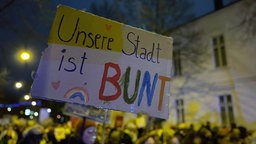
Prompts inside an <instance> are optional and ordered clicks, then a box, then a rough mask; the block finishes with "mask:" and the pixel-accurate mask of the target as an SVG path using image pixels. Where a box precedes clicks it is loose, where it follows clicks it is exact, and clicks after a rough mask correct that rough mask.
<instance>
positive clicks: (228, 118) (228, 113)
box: [219, 95, 235, 126]
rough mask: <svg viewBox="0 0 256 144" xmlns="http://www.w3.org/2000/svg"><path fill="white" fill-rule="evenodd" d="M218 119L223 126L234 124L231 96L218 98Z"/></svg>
mask: <svg viewBox="0 0 256 144" xmlns="http://www.w3.org/2000/svg"><path fill="white" fill-rule="evenodd" d="M219 102H220V117H221V122H222V125H223V126H229V125H231V124H232V123H234V122H235V120H234V111H233V104H232V97H231V95H223V96H219Z"/></svg>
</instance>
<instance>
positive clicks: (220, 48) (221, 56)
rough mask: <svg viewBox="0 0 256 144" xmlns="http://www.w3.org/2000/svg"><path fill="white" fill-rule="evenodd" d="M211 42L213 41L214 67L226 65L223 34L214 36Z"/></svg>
mask: <svg viewBox="0 0 256 144" xmlns="http://www.w3.org/2000/svg"><path fill="white" fill-rule="evenodd" d="M212 43H213V52H214V60H215V66H216V67H225V66H227V59H226V50H225V43H224V36H223V35H219V36H216V37H214V38H213V40H212Z"/></svg>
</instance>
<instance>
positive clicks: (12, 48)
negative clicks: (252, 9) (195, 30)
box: [0, 0, 236, 103]
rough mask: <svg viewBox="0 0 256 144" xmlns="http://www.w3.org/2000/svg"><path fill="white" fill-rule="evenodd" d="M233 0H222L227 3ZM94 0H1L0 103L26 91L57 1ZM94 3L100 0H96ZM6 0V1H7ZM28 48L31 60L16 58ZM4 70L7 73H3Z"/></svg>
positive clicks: (204, 9) (210, 6)
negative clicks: (19, 85)
mask: <svg viewBox="0 0 256 144" xmlns="http://www.w3.org/2000/svg"><path fill="white" fill-rule="evenodd" d="M234 1H236V0H223V4H224V5H228V4H230V3H232V2H234ZM92 2H95V0H72V1H71V0H54V1H43V2H42V3H40V4H38V3H37V1H35V0H5V1H1V2H0V10H1V11H0V61H1V63H0V103H13V102H17V101H18V100H19V98H20V97H21V96H23V95H24V94H26V93H28V92H29V89H30V85H31V84H32V82H33V79H32V77H33V73H34V72H35V71H36V69H37V66H38V64H39V60H40V57H41V54H42V52H43V50H44V49H45V48H46V47H47V38H48V34H49V31H50V27H51V23H52V21H53V19H54V13H55V10H56V7H57V5H58V4H63V5H67V6H70V7H73V8H75V9H81V10H87V9H88V8H89V6H90V4H91V3H92ZM97 2H98V3H101V2H102V1H100V0H97ZM194 2H195V3H194V5H193V11H191V13H194V14H195V16H196V17H200V16H203V15H206V14H208V13H210V12H212V11H214V2H213V0H195V1H194ZM8 3H10V5H7V4H8ZM22 49H23V50H28V51H31V53H33V56H32V60H31V61H30V62H27V63H24V62H20V61H19V60H18V59H17V57H18V52H19V51H20V50H22ZM5 72H7V74H6V73H5ZM16 81H25V82H26V85H27V86H26V88H25V89H23V90H16V89H14V87H13V85H14V83H15V82H16Z"/></svg>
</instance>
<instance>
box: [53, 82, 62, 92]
mask: <svg viewBox="0 0 256 144" xmlns="http://www.w3.org/2000/svg"><path fill="white" fill-rule="evenodd" d="M52 87H53V88H54V89H55V90H57V89H58V88H59V87H60V81H57V82H52Z"/></svg>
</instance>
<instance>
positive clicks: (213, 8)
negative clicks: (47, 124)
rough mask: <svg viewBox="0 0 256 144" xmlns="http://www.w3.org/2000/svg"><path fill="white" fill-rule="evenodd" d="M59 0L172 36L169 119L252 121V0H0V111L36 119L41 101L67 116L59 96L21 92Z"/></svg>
mask: <svg viewBox="0 0 256 144" xmlns="http://www.w3.org/2000/svg"><path fill="white" fill-rule="evenodd" d="M59 4H63V5H67V6H70V7H73V8H75V9H80V10H84V11H88V12H91V13H94V14H96V15H99V16H102V17H106V18H109V19H112V20H116V21H118V22H121V23H124V24H128V25H131V26H134V27H138V28H142V29H145V30H148V31H152V32H156V33H159V34H162V35H166V36H171V37H173V38H174V51H173V68H174V70H173V72H172V73H173V75H172V77H173V80H172V84H171V88H170V90H171V94H170V118H169V119H168V121H170V122H171V123H173V124H182V123H199V124H201V123H204V122H207V121H210V122H212V123H214V124H216V125H220V126H225V127H226V126H227V127H228V126H230V125H231V124H233V123H238V124H241V125H245V126H248V127H251V126H252V127H253V128H256V125H255V123H256V113H255V111H254V110H255V109H256V106H255V104H254V101H255V100H256V99H255V98H256V97H255V96H256V95H255V93H256V91H255V90H256V87H255V86H256V75H255V74H256V64H255V62H254V61H255V54H256V48H255V34H256V28H255V24H256V23H255V22H256V19H255V17H256V6H255V1H254V0H194V1H190V0H158V1H156V0H137V1H133V0H86V1H85V0H72V1H70V0H43V1H42V0H1V1H0V117H3V116H4V115H8V114H10V115H12V114H15V115H18V116H19V117H24V118H27V119H39V118H38V115H40V113H39V112H40V110H41V109H42V108H44V110H45V111H47V112H48V113H50V116H52V117H53V118H54V119H55V120H56V121H65V120H68V119H69V117H68V116H65V115H63V114H62V111H61V109H62V108H63V106H64V104H63V103H60V102H54V101H46V100H40V99H35V98H32V97H30V95H29V92H30V87H31V84H32V82H33V76H34V74H35V72H36V69H37V66H38V64H39V61H40V57H41V54H42V53H43V51H44V49H45V48H46V47H47V39H48V35H49V32H50V28H51V24H52V22H53V19H54V16H55V12H56V8H57V5H59ZM53 108H54V110H53ZM28 111H32V113H30V112H28ZM61 116H63V118H62V119H60V118H61ZM113 117H114V118H112V119H111V120H113V121H116V124H117V123H118V122H120V121H121V122H122V120H123V119H126V118H127V117H129V118H136V117H137V116H136V115H135V116H134V115H132V116H131V115H130V114H124V113H119V112H118V113H117V114H113ZM127 119H128V118H127ZM159 121H162V120H159ZM113 123H115V122H113Z"/></svg>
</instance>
